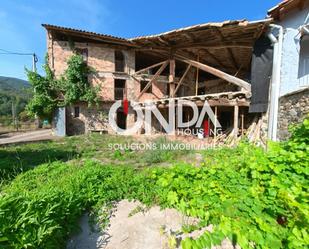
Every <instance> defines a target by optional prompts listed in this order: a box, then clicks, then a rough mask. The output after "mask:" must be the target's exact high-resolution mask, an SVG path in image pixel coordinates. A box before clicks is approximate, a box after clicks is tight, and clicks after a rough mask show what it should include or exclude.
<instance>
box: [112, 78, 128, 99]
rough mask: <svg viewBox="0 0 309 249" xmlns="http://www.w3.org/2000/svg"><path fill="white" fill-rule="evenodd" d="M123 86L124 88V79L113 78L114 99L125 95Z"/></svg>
mask: <svg viewBox="0 0 309 249" xmlns="http://www.w3.org/2000/svg"><path fill="white" fill-rule="evenodd" d="M125 88H126V81H125V80H121V79H115V89H114V90H115V92H114V95H115V100H123V98H124V96H125Z"/></svg>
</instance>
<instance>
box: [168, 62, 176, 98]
mask: <svg viewBox="0 0 309 249" xmlns="http://www.w3.org/2000/svg"><path fill="white" fill-rule="evenodd" d="M168 83H169V86H170V97H172V98H173V97H174V95H175V59H170V74H169V77H168Z"/></svg>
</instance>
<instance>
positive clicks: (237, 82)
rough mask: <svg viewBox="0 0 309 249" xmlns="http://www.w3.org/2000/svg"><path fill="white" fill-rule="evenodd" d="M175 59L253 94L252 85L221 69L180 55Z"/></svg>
mask: <svg viewBox="0 0 309 249" xmlns="http://www.w3.org/2000/svg"><path fill="white" fill-rule="evenodd" d="M175 58H176V59H178V60H180V61H183V62H185V63H187V64H190V65H191V66H194V67H197V68H199V69H201V70H203V71H206V72H208V73H210V74H213V75H215V76H217V77H218V78H220V79H223V80H226V81H228V82H230V83H233V84H235V85H237V86H239V87H241V88H243V89H245V90H246V91H248V92H251V85H250V84H249V83H248V82H246V81H244V80H242V79H239V78H237V77H235V76H232V75H230V74H227V73H225V72H222V71H221V70H219V69H216V68H214V67H211V66H208V65H206V64H203V63H200V62H198V61H194V60H190V59H187V58H186V57H184V56H181V55H178V54H176V55H175Z"/></svg>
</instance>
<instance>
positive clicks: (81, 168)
mask: <svg viewBox="0 0 309 249" xmlns="http://www.w3.org/2000/svg"><path fill="white" fill-rule="evenodd" d="M92 152H93V151H92ZM308 152H309V121H308V120H307V121H305V122H304V124H303V125H302V126H301V127H300V128H298V129H295V130H294V135H293V136H292V138H291V139H290V141H289V142H286V143H283V144H270V147H269V151H268V152H264V151H263V150H262V149H260V148H256V147H253V146H251V145H249V144H246V143H242V144H241V145H240V146H239V147H237V148H233V149H217V150H212V151H207V152H205V154H204V157H205V160H204V162H203V165H202V166H201V167H195V166H192V165H191V164H187V163H176V164H175V165H174V166H173V167H151V168H135V167H128V166H131V165H130V164H129V163H127V164H122V165H117V164H116V165H107V166H106V165H105V166H104V165H103V164H102V163H101V162H99V161H98V160H97V161H95V162H94V161H91V160H90V159H84V160H83V161H72V162H70V163H64V162H54V163H51V164H44V165H41V166H38V167H36V168H35V169H33V170H30V171H28V172H26V173H23V174H20V175H19V176H17V177H16V179H14V180H13V181H12V182H11V183H10V184H8V185H6V186H4V187H3V189H2V192H1V196H0V247H1V248H64V246H65V242H66V239H67V238H68V236H69V234H70V233H71V232H72V231H74V228H75V227H76V222H77V220H78V218H79V217H80V215H81V214H82V213H83V212H84V211H85V210H87V209H91V208H93V207H98V206H100V205H103V204H106V203H109V202H110V201H116V200H121V199H124V198H127V199H137V200H140V201H142V202H143V203H145V204H147V205H154V204H157V205H160V206H161V207H173V208H176V209H178V210H180V211H181V212H183V213H184V214H186V215H189V216H194V217H198V218H199V219H200V221H201V222H200V224H199V226H200V227H202V226H206V225H208V224H213V225H214V230H213V232H212V233H208V232H205V233H204V234H203V235H202V236H201V237H199V238H198V239H197V240H192V239H190V238H189V239H186V240H184V241H182V247H183V248H185V249H186V248H191V249H193V248H210V247H211V245H217V244H220V242H221V241H222V239H223V238H224V237H228V238H230V240H231V241H232V242H233V243H234V244H239V245H240V246H241V248H248V249H249V248H271V249H276V248H291V249H294V248H307V246H308V244H309V237H308V227H309V226H308V225H309V222H308V215H309V208H308V174H309V173H308V165H309V157H308ZM111 153H115V152H111ZM125 153H131V152H125ZM132 155H133V154H132ZM88 158H89V157H88ZM120 161H121V160H120ZM128 161H129V160H128ZM77 162H78V163H77Z"/></svg>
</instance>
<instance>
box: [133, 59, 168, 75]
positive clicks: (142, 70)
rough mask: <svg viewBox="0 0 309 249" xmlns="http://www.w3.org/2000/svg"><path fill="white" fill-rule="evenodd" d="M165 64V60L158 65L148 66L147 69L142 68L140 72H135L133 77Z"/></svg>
mask: <svg viewBox="0 0 309 249" xmlns="http://www.w3.org/2000/svg"><path fill="white" fill-rule="evenodd" d="M166 62H167V60H165V61H162V62H159V63H156V64H154V65H151V66H149V67H145V68H143V69H141V70H138V71H136V72H135V75H136V74H140V73H142V72H144V71H147V70H149V69H151V68H154V67H158V66H161V65H163V64H164V63H166Z"/></svg>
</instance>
